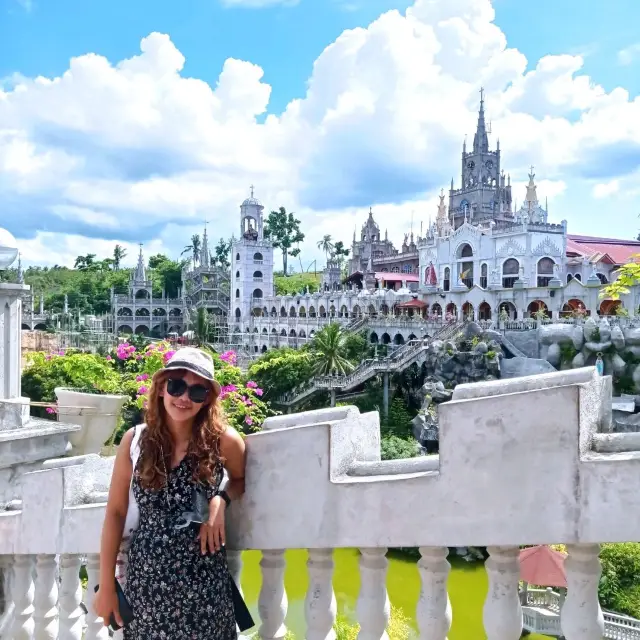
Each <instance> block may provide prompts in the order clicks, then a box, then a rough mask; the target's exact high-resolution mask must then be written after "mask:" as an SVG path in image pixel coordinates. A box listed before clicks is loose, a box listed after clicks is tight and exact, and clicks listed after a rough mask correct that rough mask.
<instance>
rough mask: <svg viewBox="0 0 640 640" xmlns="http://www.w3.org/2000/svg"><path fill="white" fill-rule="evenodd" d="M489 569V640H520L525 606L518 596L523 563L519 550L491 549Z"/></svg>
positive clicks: (486, 619)
mask: <svg viewBox="0 0 640 640" xmlns="http://www.w3.org/2000/svg"><path fill="white" fill-rule="evenodd" d="M487 551H488V552H489V559H488V560H487V561H486V562H485V568H486V570H487V574H488V576H489V593H488V594H487V600H486V602H485V604H484V616H483V619H484V629H485V631H486V633H487V637H488V640H519V638H520V635H521V633H522V607H521V605H520V596H519V594H518V582H519V578H520V564H519V561H518V556H519V553H520V550H519V548H518V547H488V548H487Z"/></svg>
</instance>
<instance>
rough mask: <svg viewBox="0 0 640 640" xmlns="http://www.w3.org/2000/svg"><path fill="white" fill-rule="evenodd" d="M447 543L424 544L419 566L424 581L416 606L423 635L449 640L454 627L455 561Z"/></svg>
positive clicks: (435, 639) (431, 639) (421, 548)
mask: <svg viewBox="0 0 640 640" xmlns="http://www.w3.org/2000/svg"><path fill="white" fill-rule="evenodd" d="M448 555H449V549H448V548H447V547H420V556H421V558H420V562H418V570H419V571H420V578H421V581H422V589H421V591H420V600H418V607H417V610H416V617H417V619H418V627H419V629H420V637H421V638H429V640H447V634H448V633H449V630H450V629H451V602H450V601H449V594H448V592H447V578H448V576H449V570H450V569H451V565H450V564H449V562H448V561H447V556H448Z"/></svg>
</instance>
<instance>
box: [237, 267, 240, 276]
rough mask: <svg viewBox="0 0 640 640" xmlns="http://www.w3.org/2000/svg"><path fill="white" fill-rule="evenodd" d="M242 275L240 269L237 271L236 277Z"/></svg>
mask: <svg viewBox="0 0 640 640" xmlns="http://www.w3.org/2000/svg"><path fill="white" fill-rule="evenodd" d="M239 277H240V270H239V269H238V271H236V278H239Z"/></svg>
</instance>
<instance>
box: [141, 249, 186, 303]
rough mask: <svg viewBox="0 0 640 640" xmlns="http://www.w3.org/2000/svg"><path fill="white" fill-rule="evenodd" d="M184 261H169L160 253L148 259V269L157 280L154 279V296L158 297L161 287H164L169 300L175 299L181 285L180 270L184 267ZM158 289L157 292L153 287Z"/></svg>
mask: <svg viewBox="0 0 640 640" xmlns="http://www.w3.org/2000/svg"><path fill="white" fill-rule="evenodd" d="M185 263H186V260H184V259H183V260H171V259H170V258H167V256H165V255H163V254H162V253H158V254H156V255H155V256H151V258H149V268H150V269H152V270H153V271H154V274H155V275H157V276H159V278H155V279H154V292H153V295H154V296H159V295H160V293H161V287H163V286H164V290H165V293H166V295H167V297H169V298H177V297H178V290H179V289H180V285H181V283H182V268H183V267H184V265H185ZM156 286H157V287H158V290H156V289H155V287H156Z"/></svg>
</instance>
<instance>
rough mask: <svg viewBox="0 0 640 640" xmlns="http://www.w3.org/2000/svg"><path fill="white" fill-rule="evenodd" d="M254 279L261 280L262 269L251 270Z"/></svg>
mask: <svg viewBox="0 0 640 640" xmlns="http://www.w3.org/2000/svg"><path fill="white" fill-rule="evenodd" d="M253 279H254V280H262V271H254V272H253Z"/></svg>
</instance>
